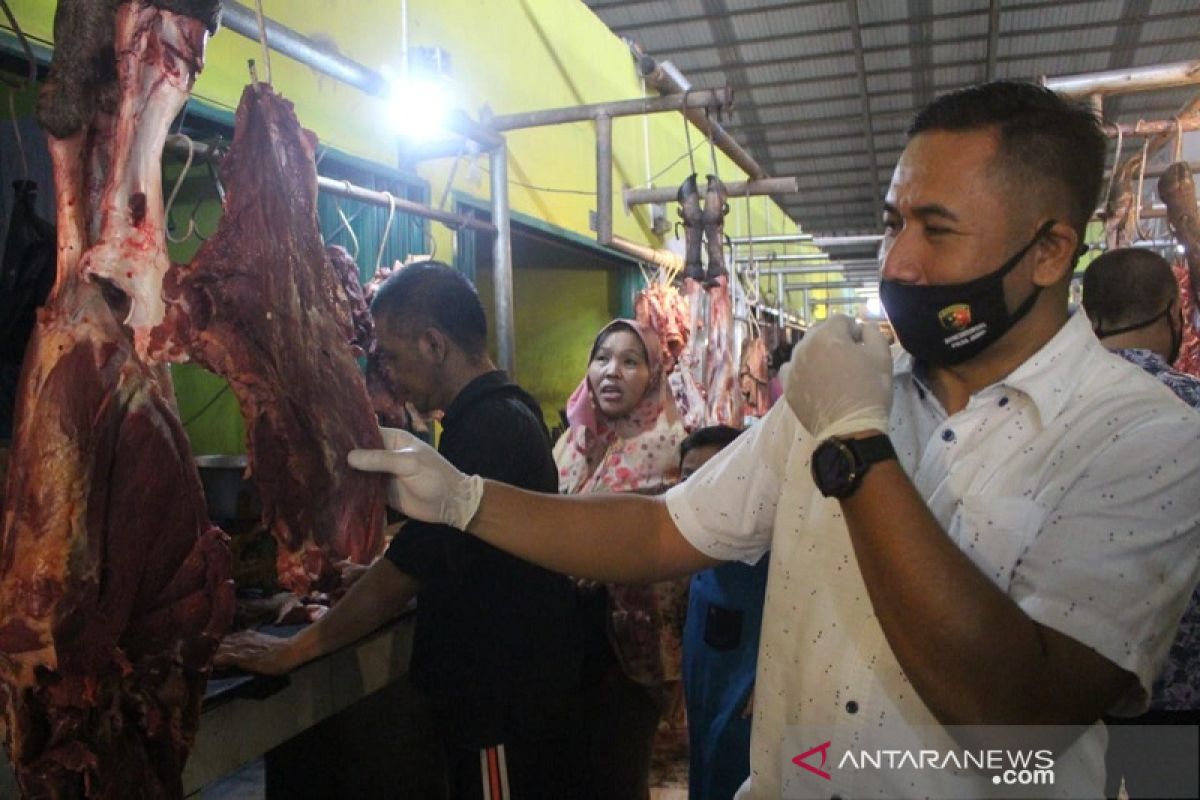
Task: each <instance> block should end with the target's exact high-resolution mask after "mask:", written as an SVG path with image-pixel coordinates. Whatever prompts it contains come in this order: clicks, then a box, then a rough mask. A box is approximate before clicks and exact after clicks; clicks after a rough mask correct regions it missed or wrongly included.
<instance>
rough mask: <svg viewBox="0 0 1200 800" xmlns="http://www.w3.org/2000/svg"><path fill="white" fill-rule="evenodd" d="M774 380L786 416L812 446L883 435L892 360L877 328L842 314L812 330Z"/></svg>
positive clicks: (887, 412) (890, 404) (890, 399)
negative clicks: (870, 434) (835, 438)
mask: <svg viewBox="0 0 1200 800" xmlns="http://www.w3.org/2000/svg"><path fill="white" fill-rule="evenodd" d="M780 380H781V381H782V382H783V385H784V397H785V398H786V399H787V404H788V405H789V406H790V407H791V409H792V413H793V414H795V415H796V419H798V420H800V424H801V425H803V426H804V427H805V429H806V430H808V432H809V433H811V434H812V435H813V437H814V438H815V439H816V441H818V442H819V441H822V440H823V439H827V438H829V437H830V436H845V435H846V434H850V433H859V432H861V431H866V430H871V429H876V430H880V431H883V432H884V433H887V429H888V416H889V414H890V412H891V408H892V355H891V351H890V350H889V349H888V343H887V338H886V337H885V336H884V335H883V332H882V331H880V330H879V326H877V325H873V324H870V323H868V324H866V325H858V324H856V323H855V322H854V320H852V319H850V318H849V317H847V316H844V315H842V314H834V315H832V316H830V317H829V318H828V319H826V320H825V321H824V322H820V323H818V324H816V325H814V326H813V327H812V328H810V329H809V331H808V332H807V333H806V334H805V335H804V338H803V339H801V340H800V343H799V344H797V345H796V347H795V348H794V349H793V350H792V359H791V361H789V362H788V363H787V364H786V365H785V366H784V368H783V370H782V374H781V375H780Z"/></svg>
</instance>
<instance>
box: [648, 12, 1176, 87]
mask: <svg viewBox="0 0 1200 800" xmlns="http://www.w3.org/2000/svg"><path fill="white" fill-rule="evenodd" d="M1195 16H1196V12H1195V11H1194V10H1193V11H1175V12H1170V13H1165V14H1156V15H1154V21H1156V22H1159V21H1170V20H1174V19H1194V18H1195ZM1121 25H1122V22H1121V20H1111V21H1106V22H1102V23H1091V24H1076V25H1052V26H1047V27H1044V28H1039V29H1037V30H1029V31H1019V32H1012V33H1010V34H1008V36H1006V37H1005V38H1006V39H1007V40H1009V41H1012V40H1013V39H1016V38H1020V37H1025V36H1042V35H1045V34H1056V33H1062V34H1067V33H1078V32H1079V31H1085V30H1098V29H1100V28H1113V29H1115V30H1119V29H1120V27H1121ZM986 40H987V36H986V34H963V35H962V36H957V37H953V38H948V39H940V40H937V41H932V42H930V45H942V44H945V45H955V44H969V43H971V42H983V41H986ZM1195 40H1196V37H1195V36H1182V37H1172V38H1167V39H1161V40H1157V41H1155V40H1149V41H1140V42H1139V43H1138V46H1139V47H1154V46H1156V45H1162V44H1179V43H1185V44H1186V43H1188V42H1192V43H1195ZM710 47H711V45H710ZM908 48H909V43H904V44H892V45H877V46H875V47H870V48H866V49H864V51H863V52H864V53H865V54H866V55H879V54H885V53H894V52H900V51H903V50H906V49H908ZM1095 51H1096V48H1095V47H1075V48H1067V49H1056V50H1055V51H1054V54H1055V55H1056V56H1057V55H1061V54H1067V55H1071V54H1081V53H1094V52H1095ZM666 54H667V55H673V54H672V53H670V51H669V50H668V51H667V53H666ZM843 55H845V54H843V53H815V54H811V55H803V56H797V55H788V56H780V57H778V58H763V59H758V60H751V61H747V62H746V64H745V66H746V67H747V68H748V69H754V68H757V67H778V66H782V65H785V64H803V63H808V62H817V61H825V60H828V59H832V58H838V57H840V56H843ZM1037 57H1038V55H1037V54H1025V53H1016V54H1012V53H1010V54H1009V55H1006V56H1003V57H1001V56H1000V55H999V54H997V56H996V62H997V64H1001V63H1005V62H1010V61H1021V60H1025V59H1036V58H1037ZM978 65H979V58H978V57H976V58H971V59H965V60H959V61H948V62H936V63H934V66H935V67H937V68H939V69H941V68H944V67H952V66H978ZM679 68H680V69H682V70H684V71H685V72H686V73H687V74H688V77H694V76H696V75H704V74H706V73H710V72H719V71H720V70H721V67H720V66H719V65H716V66H700V65H696V64H686V66H685V64H684V63H680V64H679ZM833 77H839V76H829V75H824V76H821V77H820V78H819V79H818V80H821V81H828V80H831V78H833ZM802 80H806V79H802ZM807 80H812V79H807ZM794 82H795V81H785V82H783V83H785V84H790V83H794ZM755 85H758V84H752V85H750V86H747V87H744V88H754V86H755ZM735 88H736V87H735Z"/></svg>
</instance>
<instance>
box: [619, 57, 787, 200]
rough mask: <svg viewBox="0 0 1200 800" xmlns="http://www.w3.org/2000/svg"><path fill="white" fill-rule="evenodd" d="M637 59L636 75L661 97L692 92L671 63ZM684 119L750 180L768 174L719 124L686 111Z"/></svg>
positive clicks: (699, 112)
mask: <svg viewBox="0 0 1200 800" xmlns="http://www.w3.org/2000/svg"><path fill="white" fill-rule="evenodd" d="M633 52H634V55H635V56H636V57H637V65H638V72H640V73H641V75H642V77H643V78H645V79H646V82H647V83H649V84H650V85H651V86H653V87H654V88H655V89H657V90H658V91H660V92H662V93H663V94H685V93H687V92H690V91H691V90H692V85H691V83H689V82H688V80H687V78H685V77H683V75H682V74H680V72H679V70H678V69H676V68H675V65H674V64H672V63H671V62H670V61H655V60H654V59H653V58H651V57H650V56H648V55H645V54H644V53H639V52H638V51H637V50H636V49H635V50H634V51H633ZM683 115H684V116H685V117H687V118H688V120H690V121H691V123H692V124H693V125H695V126H696V127H697V128H699V129H700V130H701V131H703V132H704V133H705V135H707V136H708V137H709V138H710V139H712V142H713V144H714V145H716V146H717V147H718V148H719V149H720V150H721V152H722V153H724V154H725V155H727V156H729V158H730V159H731V160H732V161H733V163H734V164H737V166H738V167H739V168H740V169H741V170H742V171H743V172H745V173H746V174H747V175H749V176H750V178H752V179H753V178H765V177H767V171H766V170H765V169H763V168H762V167H761V166H760V165H759V163H758V162H757V161H755V160H754V157H753V156H751V155H750V154H749V153H747V152H746V151H745V150H743V149H742V146H741V145H740V144H738V143H737V141H736V140H734V138H733V137H732V136H730V135H729V133H728V132H727V131H726V130H725V129H724V128H722V127H721V123H719V122H716V121H714V120H711V119H709V117H708V116H706V115H705V114H704V113H703V112H702V111H698V110H696V109H685V110H684V112H683Z"/></svg>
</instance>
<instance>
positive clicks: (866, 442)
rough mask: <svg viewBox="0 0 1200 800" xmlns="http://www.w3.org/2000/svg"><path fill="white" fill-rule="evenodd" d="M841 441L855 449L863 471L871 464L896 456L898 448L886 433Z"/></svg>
mask: <svg viewBox="0 0 1200 800" xmlns="http://www.w3.org/2000/svg"><path fill="white" fill-rule="evenodd" d="M839 441H841V442H842V444H844V445H846V446H847V447H849V448H850V449H851V450H853V451H854V454H855V455H856V456H857V457H858V462H859V463H860V464H861V465H862V467H863V469H862V470H861V471H863V472H865V471H866V467H868V466H870V465H871V464H877V463H879V462H880V461H887V460H889V459H893V458H896V448H895V447H893V446H892V440H891V439H889V438H888V435H887V434H886V433H880V434H877V435H875V436H868V437H866V438H865V439H840V440H839Z"/></svg>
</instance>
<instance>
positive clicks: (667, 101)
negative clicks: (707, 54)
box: [486, 88, 733, 131]
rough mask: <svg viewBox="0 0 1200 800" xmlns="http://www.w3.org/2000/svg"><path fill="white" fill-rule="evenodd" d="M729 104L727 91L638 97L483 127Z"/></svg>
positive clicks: (512, 117) (495, 120)
mask: <svg viewBox="0 0 1200 800" xmlns="http://www.w3.org/2000/svg"><path fill="white" fill-rule="evenodd" d="M732 103H733V92H732V91H731V90H730V89H728V88H726V89H705V90H703V91H697V92H688V93H687V94H669V95H662V96H661V97H638V98H634V99H633V100H614V101H612V102H609V103H593V104H591V105H582V106H567V107H565V108H545V109H540V110H538V111H525V112H522V113H519V114H502V115H500V116H498V117H492V118H491V119H489V120H486V123H487V125H488V127H490V128H491V129H492V130H493V131H511V130H516V129H518V128H538V127H541V126H543V125H561V124H563V123H567V122H587V121H588V120H592V119H596V118H597V117H599V116H600V115H602V114H603V115H605V116H609V117H631V116H637V115H641V114H658V113H661V112H664V111H682V110H683V109H685V108H696V109H709V108H718V109H720V108H729V107H730V105H732Z"/></svg>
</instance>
